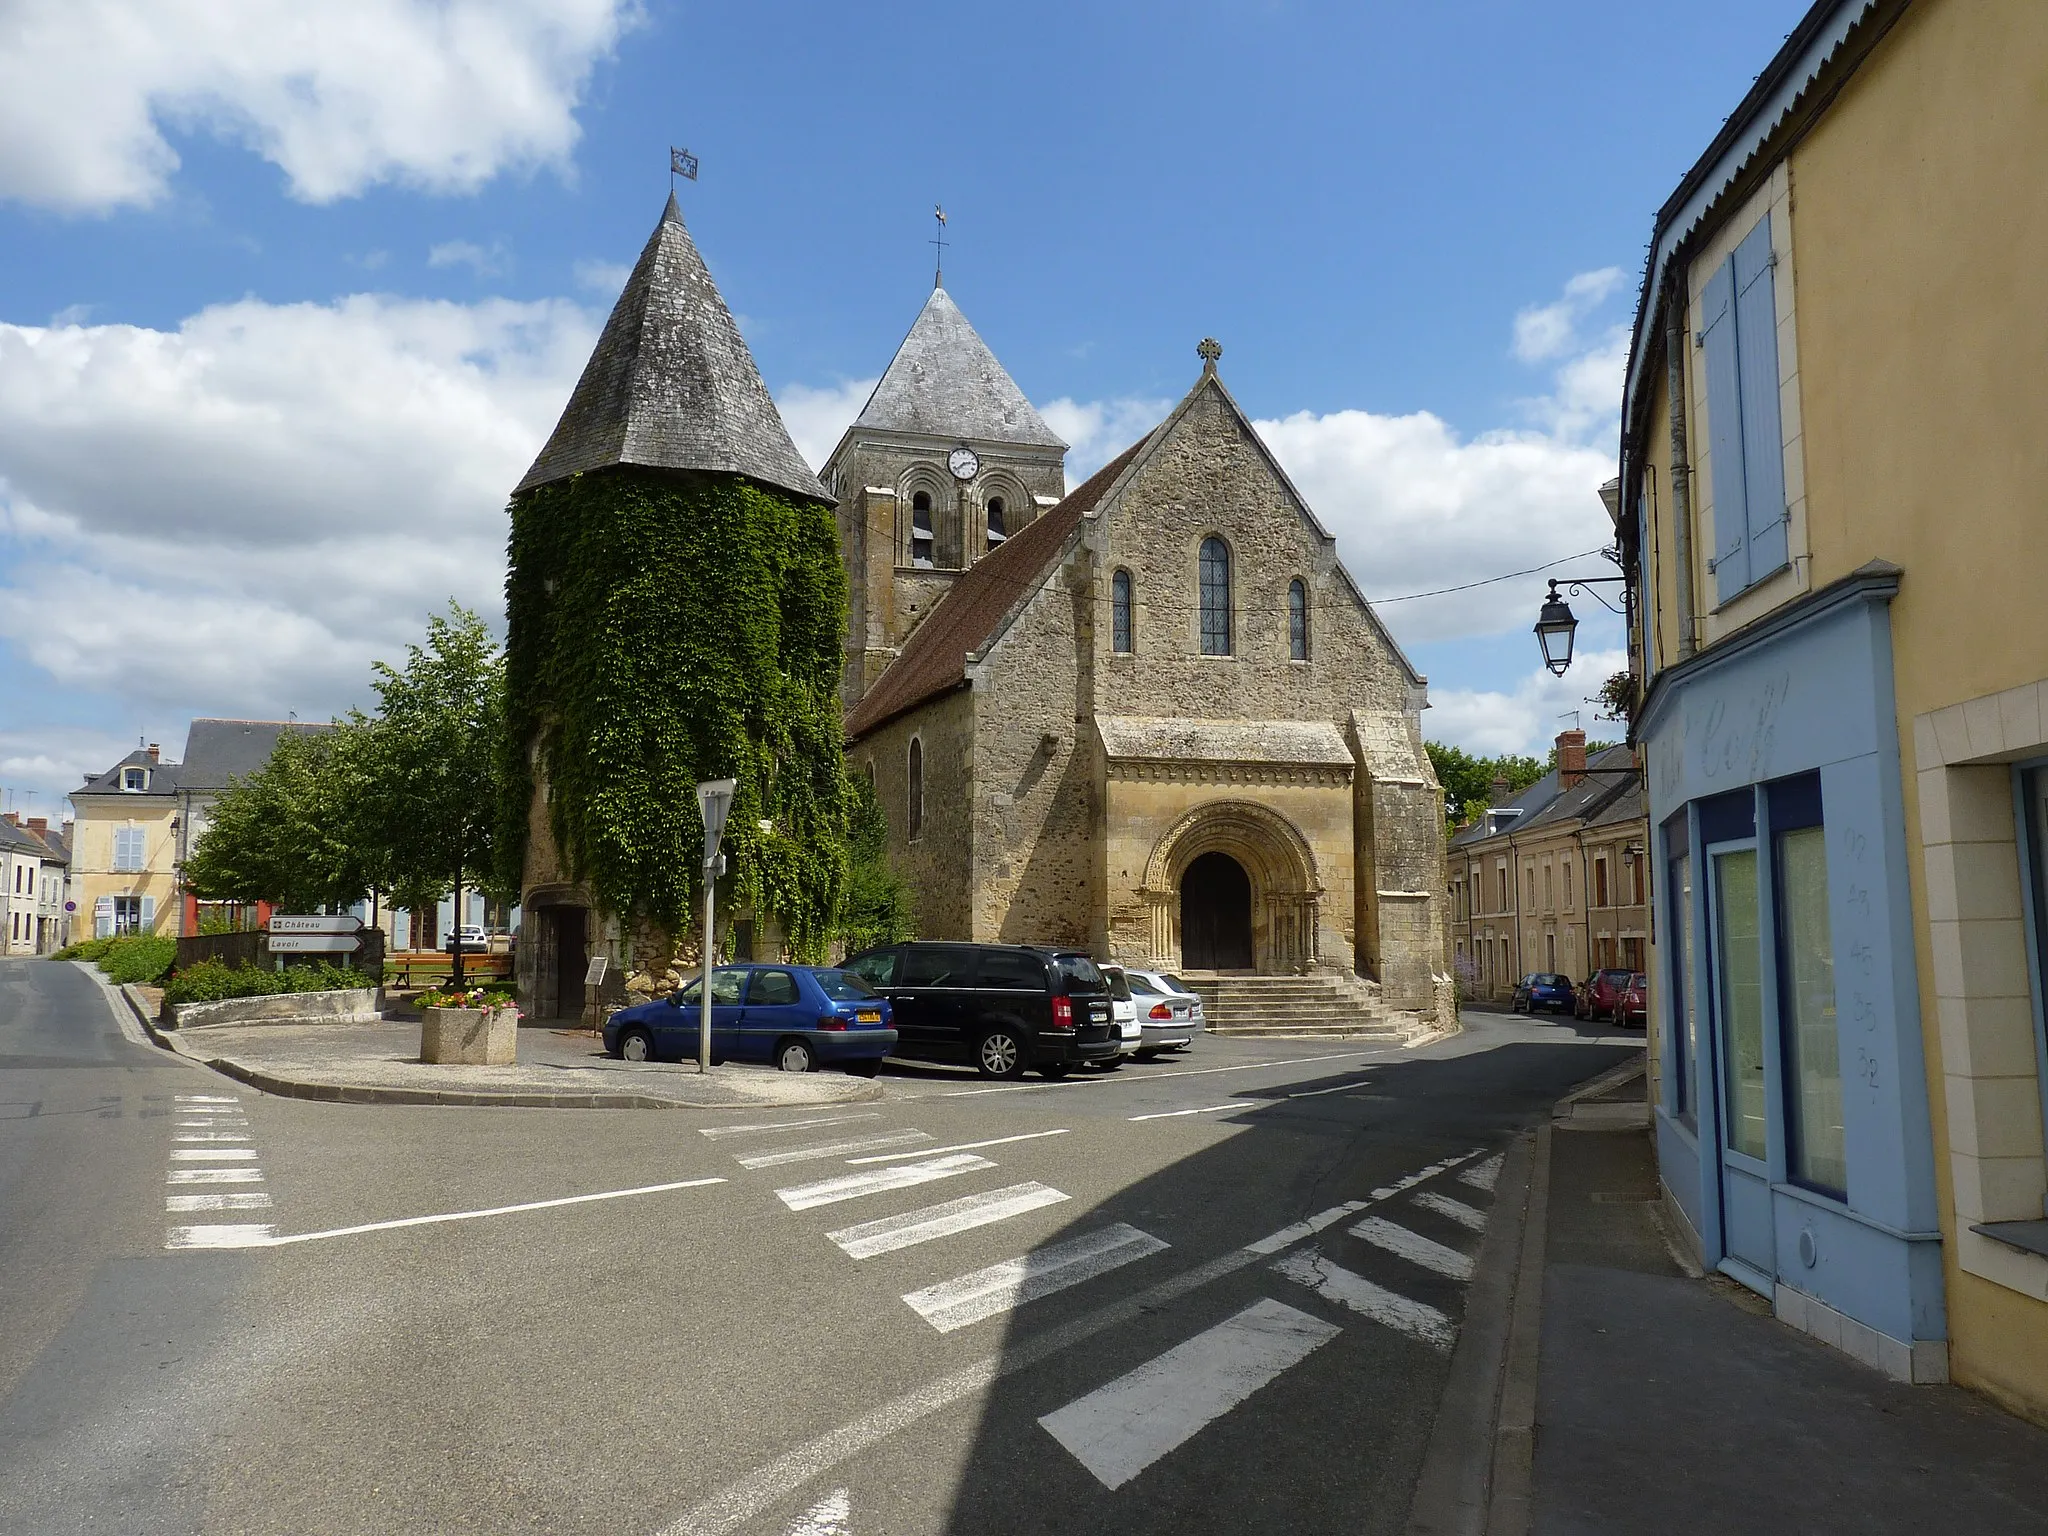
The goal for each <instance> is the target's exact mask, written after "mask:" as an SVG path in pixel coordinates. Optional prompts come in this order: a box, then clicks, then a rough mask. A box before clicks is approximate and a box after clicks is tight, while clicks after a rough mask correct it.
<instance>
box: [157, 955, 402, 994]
mask: <svg viewBox="0 0 2048 1536" xmlns="http://www.w3.org/2000/svg"><path fill="white" fill-rule="evenodd" d="M376 984H377V980H376V978H375V977H374V976H372V975H370V974H369V973H367V972H365V971H349V970H344V969H342V968H341V967H340V966H338V965H294V966H288V967H286V968H285V969H284V970H281V971H266V970H260V969H258V968H257V967H256V966H253V965H223V964H222V963H221V962H220V961H218V960H201V961H199V962H198V963H197V964H196V965H188V966H186V967H185V969H184V970H182V971H180V972H178V974H177V975H175V976H173V977H172V978H171V980H170V983H169V985H167V986H166V987H165V988H164V1001H165V1002H166V1003H218V1002H224V1001H226V1000H227V999H228V998H231V997H276V996H279V995H280V994H283V993H286V992H345V991H348V990H350V989H351V988H355V987H374V986H375V985H376Z"/></svg>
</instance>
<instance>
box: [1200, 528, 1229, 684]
mask: <svg viewBox="0 0 2048 1536" xmlns="http://www.w3.org/2000/svg"><path fill="white" fill-rule="evenodd" d="M1201 595H1202V654H1203V655H1204V656H1228V655H1229V654H1230V546H1229V545H1227V544H1225V543H1224V542H1223V541H1222V540H1221V539H1219V538H1216V537H1214V536H1213V535H1212V536H1211V537H1209V538H1206V539H1204V540H1202V581H1201Z"/></svg>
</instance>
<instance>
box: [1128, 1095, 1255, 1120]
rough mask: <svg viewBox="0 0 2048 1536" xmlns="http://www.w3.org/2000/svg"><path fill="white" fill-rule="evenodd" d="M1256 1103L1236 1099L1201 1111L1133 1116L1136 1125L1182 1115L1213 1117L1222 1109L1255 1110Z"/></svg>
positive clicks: (1176, 1117) (1164, 1111)
mask: <svg viewBox="0 0 2048 1536" xmlns="http://www.w3.org/2000/svg"><path fill="white" fill-rule="evenodd" d="M1256 1107H1257V1106H1256V1103H1255V1102H1254V1101H1252V1100H1248V1099H1234V1100H1232V1101H1231V1102H1230V1103H1228V1104H1205V1105H1203V1106H1202V1107H1201V1108H1200V1109H1167V1110H1162V1111H1160V1112H1159V1113H1158V1114H1156V1115H1132V1116H1131V1117H1130V1118H1131V1120H1132V1121H1133V1122H1134V1123H1135V1122H1136V1121H1139V1120H1178V1119H1179V1118H1180V1117H1181V1116H1182V1115H1213V1114H1215V1113H1216V1112H1217V1111H1218V1110H1222V1109H1253V1108H1256Z"/></svg>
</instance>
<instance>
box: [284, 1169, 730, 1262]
mask: <svg viewBox="0 0 2048 1536" xmlns="http://www.w3.org/2000/svg"><path fill="white" fill-rule="evenodd" d="M724 1182H725V1180H724V1179H679V1180H677V1181H676V1182H675V1183H673V1184H642V1185H639V1186H637V1187H636V1188H633V1189H607V1190H601V1191H599V1192H598V1193H597V1194H594V1195H564V1196H562V1197H561V1198H560V1199H558V1200H527V1201H523V1202H521V1203H520V1204H518V1205H494V1206H491V1207H489V1208H488V1209H485V1210H481V1211H450V1212H448V1213H447V1214H446V1215H441V1216H401V1217H399V1218H398V1219H397V1220H396V1221H366V1222H364V1223H363V1224H362V1225H361V1226H356V1227H334V1228H331V1229H330V1230H328V1231H325V1232H294V1233H291V1234H290V1235H288V1236H285V1237H273V1238H270V1239H269V1240H267V1241H266V1242H264V1243H263V1244H261V1246H262V1247H265V1248H284V1247H287V1246H289V1245H290V1244H292V1243H315V1242H319V1241H320V1240H321V1239H323V1238H329V1237H354V1236H356V1235H357V1234H359V1233H363V1232H393V1231H396V1230H397V1229H398V1228H400V1227H431V1226H437V1225H439V1224H440V1223H442V1222H445V1221H476V1220H479V1219H481V1218H482V1217H485V1216H510V1215H513V1214H514V1213H516V1212H519V1211H547V1210H553V1209H554V1208H555V1207H557V1206H562V1205H587V1204H589V1203H590V1202H591V1201H593V1200H623V1199H625V1198H626V1197H627V1196H628V1195H659V1194H665V1193H667V1192H668V1191H669V1190H672V1189H701V1188H702V1187H703V1186H705V1185H706V1184H723V1183H724Z"/></svg>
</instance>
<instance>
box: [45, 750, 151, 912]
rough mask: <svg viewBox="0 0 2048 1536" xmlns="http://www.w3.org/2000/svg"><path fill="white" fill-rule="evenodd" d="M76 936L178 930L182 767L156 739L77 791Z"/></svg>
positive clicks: (74, 794)
mask: <svg viewBox="0 0 2048 1536" xmlns="http://www.w3.org/2000/svg"><path fill="white" fill-rule="evenodd" d="M71 805H72V808H73V809H74V810H75V811H76V812H77V813H78V815H77V820H76V821H75V822H74V823H73V825H72V832H71V889H72V900H73V901H75V902H76V903H77V904H78V911H77V912H76V913H75V914H74V915H73V918H72V924H71V935H72V937H73V938H74V939H85V938H106V937H107V936H109V935H110V934H117V933H166V934H175V933H177V931H178V902H177V894H178V768H177V765H176V764H175V763H166V762H163V761H162V760H161V753H160V752H159V751H158V749H157V747H156V746H155V745H154V744H152V745H150V746H149V747H146V748H137V749H136V750H135V751H133V752H130V753H129V754H128V755H127V756H126V757H124V758H122V759H121V761H120V762H118V763H116V764H115V765H114V766H113V767H111V768H109V769H108V770H107V771H106V772H105V773H101V774H95V775H94V776H93V777H91V778H89V779H87V780H86V781H85V784H84V786H83V787H82V788H79V789H75V790H73V791H72V792H71Z"/></svg>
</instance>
